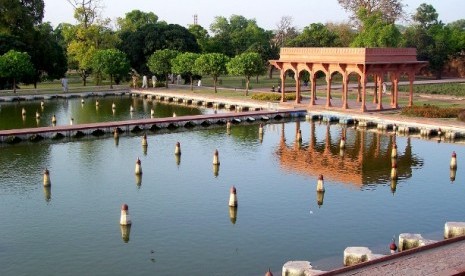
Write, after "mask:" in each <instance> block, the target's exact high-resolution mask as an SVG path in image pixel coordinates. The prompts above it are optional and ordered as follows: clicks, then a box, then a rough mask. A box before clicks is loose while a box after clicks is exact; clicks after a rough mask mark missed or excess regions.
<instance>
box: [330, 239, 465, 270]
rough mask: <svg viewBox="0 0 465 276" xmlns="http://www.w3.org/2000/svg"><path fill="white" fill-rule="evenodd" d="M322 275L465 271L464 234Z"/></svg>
mask: <svg viewBox="0 0 465 276" xmlns="http://www.w3.org/2000/svg"><path fill="white" fill-rule="evenodd" d="M321 275H357V276H363V275H367V276H368V275H370V276H371V275H409V276H410V275H412V276H416V275H438V276H443V275H444V276H445V275H465V237H459V238H455V239H451V240H444V241H440V242H437V243H435V244H431V245H430V246H424V247H421V248H416V249H412V250H408V251H404V252H401V253H397V254H396V255H391V256H387V257H384V258H381V259H377V260H373V261H371V262H366V263H363V264H359V265H355V266H353V267H345V268H341V269H338V270H333V271H330V272H327V273H324V274H321Z"/></svg>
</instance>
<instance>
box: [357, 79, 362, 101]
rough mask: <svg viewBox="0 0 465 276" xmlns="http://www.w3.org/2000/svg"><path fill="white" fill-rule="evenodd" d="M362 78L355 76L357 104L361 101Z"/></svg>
mask: <svg viewBox="0 0 465 276" xmlns="http://www.w3.org/2000/svg"><path fill="white" fill-rule="evenodd" d="M361 94H362V76H360V75H358V76H357V102H361V101H362V97H361Z"/></svg>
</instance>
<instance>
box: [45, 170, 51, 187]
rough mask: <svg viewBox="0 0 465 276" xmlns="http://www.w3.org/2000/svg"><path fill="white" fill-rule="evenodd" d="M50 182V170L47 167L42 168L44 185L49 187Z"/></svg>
mask: <svg viewBox="0 0 465 276" xmlns="http://www.w3.org/2000/svg"><path fill="white" fill-rule="evenodd" d="M51 185H52V183H51V182H50V172H49V171H48V169H47V168H45V170H44V187H50V186H51Z"/></svg>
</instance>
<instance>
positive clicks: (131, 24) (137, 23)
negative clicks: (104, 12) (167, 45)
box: [116, 10, 158, 32]
mask: <svg viewBox="0 0 465 276" xmlns="http://www.w3.org/2000/svg"><path fill="white" fill-rule="evenodd" d="M157 21H158V16H157V15H156V14H154V13H153V12H148V13H146V12H143V11H140V10H132V11H130V12H128V13H126V14H125V17H124V18H122V17H118V18H117V19H116V24H117V25H118V28H119V29H120V30H121V31H130V32H134V31H136V30H137V29H140V28H141V27H143V26H145V25H147V24H155V23H157Z"/></svg>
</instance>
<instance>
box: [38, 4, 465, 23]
mask: <svg viewBox="0 0 465 276" xmlns="http://www.w3.org/2000/svg"><path fill="white" fill-rule="evenodd" d="M71 1H74V0H71ZM44 2H45V16H44V19H43V21H44V22H47V21H49V22H51V23H52V25H53V26H54V27H56V26H57V25H58V24H59V23H62V22H66V23H71V24H76V21H75V19H74V18H73V8H72V6H71V5H70V4H69V2H68V1H67V0H44ZM101 3H102V4H103V6H104V7H103V11H102V16H103V17H105V18H110V19H112V20H113V21H116V18H117V17H124V16H125V13H127V12H130V11H132V10H141V11H143V12H153V13H155V14H156V15H157V16H158V17H159V20H163V21H166V22H167V23H169V24H179V25H181V26H184V27H187V26H188V25H189V24H193V22H194V14H197V16H198V24H199V25H201V26H203V27H204V28H205V29H207V30H208V29H209V26H210V24H211V23H212V22H213V21H214V18H215V17H216V16H223V17H226V18H229V17H230V16H231V15H234V14H236V15H242V16H244V17H245V18H247V19H255V20H256V21H257V24H258V26H259V27H261V28H263V29H266V30H274V29H276V25H277V23H278V22H279V21H280V19H281V17H283V16H291V17H292V18H293V25H294V26H296V27H298V29H303V28H304V27H305V26H308V25H310V24H311V23H318V22H319V23H326V22H344V21H348V17H349V16H350V14H348V13H346V12H345V11H344V10H343V9H342V8H341V7H340V5H339V4H338V1H337V0H284V1H283V0H279V1H278V0H171V1H153V0H152V1H151V0H132V1H129V0H101ZM403 3H404V4H406V5H407V7H406V9H405V10H406V11H407V13H409V14H413V13H414V12H415V10H416V8H417V7H418V6H420V4H421V3H427V4H430V5H433V7H434V8H435V9H436V11H437V12H438V14H439V19H440V20H442V21H443V22H444V23H449V22H452V21H455V20H458V19H465V13H463V11H464V10H465V1H464V0H429V1H428V0H403ZM404 24H405V23H404Z"/></svg>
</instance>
